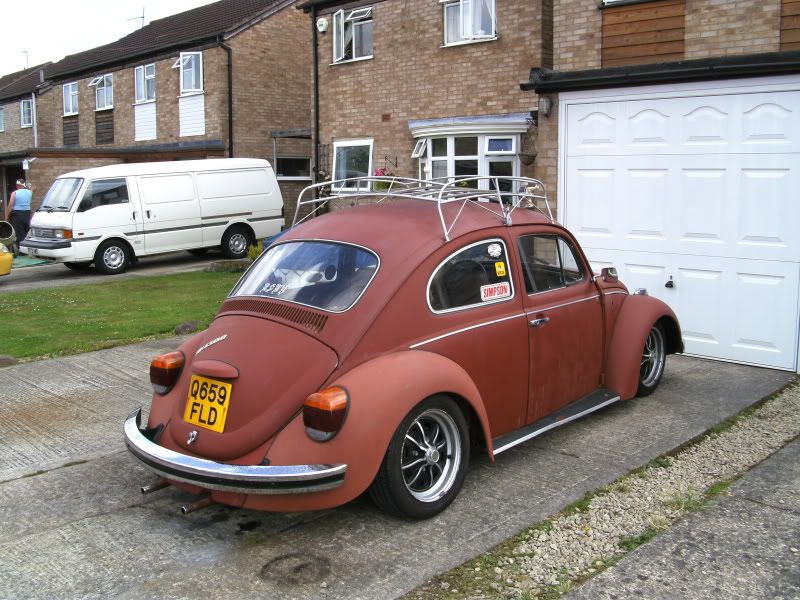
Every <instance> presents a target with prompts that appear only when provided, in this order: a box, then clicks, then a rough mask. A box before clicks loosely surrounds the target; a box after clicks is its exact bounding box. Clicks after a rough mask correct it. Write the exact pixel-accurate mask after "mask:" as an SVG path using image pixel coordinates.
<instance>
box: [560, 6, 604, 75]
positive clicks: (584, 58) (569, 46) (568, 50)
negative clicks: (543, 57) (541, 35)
mask: <svg viewBox="0 0 800 600" xmlns="http://www.w3.org/2000/svg"><path fill="white" fill-rule="evenodd" d="M602 28H603V14H602V11H600V10H599V9H598V8H597V3H596V2H586V1H585V0H553V68H554V69H556V70H558V71H579V70H581V69H595V68H598V67H600V60H601V50H602V37H601V35H602Z"/></svg>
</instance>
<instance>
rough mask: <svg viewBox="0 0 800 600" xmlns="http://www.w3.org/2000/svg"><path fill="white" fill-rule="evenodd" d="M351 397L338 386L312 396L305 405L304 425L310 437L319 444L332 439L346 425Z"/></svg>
mask: <svg viewBox="0 0 800 600" xmlns="http://www.w3.org/2000/svg"><path fill="white" fill-rule="evenodd" d="M349 405H350V396H349V394H348V393H347V390H346V389H344V388H343V387H340V386H338V385H335V386H332V387H328V388H325V389H324V390H320V391H319V392H315V393H313V394H311V395H310V396H309V397H308V398H306V401H305V403H304V404H303V425H305V427H306V433H307V434H308V437H310V438H311V439H312V440H315V441H317V442H327V441H328V440H330V439H332V438H333V437H334V436H335V435H336V434H337V433H338V432H339V430H340V429H341V428H342V425H344V420H345V417H346V416H347V409H348V407H349Z"/></svg>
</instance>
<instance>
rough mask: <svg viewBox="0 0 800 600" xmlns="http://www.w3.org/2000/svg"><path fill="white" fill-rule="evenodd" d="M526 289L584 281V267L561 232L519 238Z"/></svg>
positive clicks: (541, 290) (553, 287) (528, 290)
mask: <svg viewBox="0 0 800 600" xmlns="http://www.w3.org/2000/svg"><path fill="white" fill-rule="evenodd" d="M519 253H520V257H521V259H522V272H523V274H524V275H525V291H526V292H528V293H529V294H534V293H537V292H546V291H547V290H553V289H557V288H562V287H564V286H569V285H573V284H575V283H578V282H579V281H583V268H582V267H581V263H580V262H579V261H578V259H577V257H576V256H575V250H574V249H573V248H572V245H571V244H570V243H569V242H567V241H566V240H565V239H564V238H562V237H560V236H557V235H523V236H521V237H520V238H519Z"/></svg>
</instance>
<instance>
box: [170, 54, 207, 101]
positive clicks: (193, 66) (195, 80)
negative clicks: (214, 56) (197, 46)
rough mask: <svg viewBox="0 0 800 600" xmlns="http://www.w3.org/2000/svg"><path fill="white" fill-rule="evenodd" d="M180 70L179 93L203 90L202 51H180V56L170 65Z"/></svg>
mask: <svg viewBox="0 0 800 600" xmlns="http://www.w3.org/2000/svg"><path fill="white" fill-rule="evenodd" d="M172 68H173V69H178V68H179V69H180V70H181V94H193V93H196V92H202V91H203V53H202V52H181V56H180V58H178V60H176V61H175V64H174V65H172Z"/></svg>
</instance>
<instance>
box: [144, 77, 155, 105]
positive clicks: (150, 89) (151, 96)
mask: <svg viewBox="0 0 800 600" xmlns="http://www.w3.org/2000/svg"><path fill="white" fill-rule="evenodd" d="M146 81H147V84H146V85H147V99H148V100H155V98H156V80H155V79H152V78H151V79H147V80H146Z"/></svg>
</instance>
